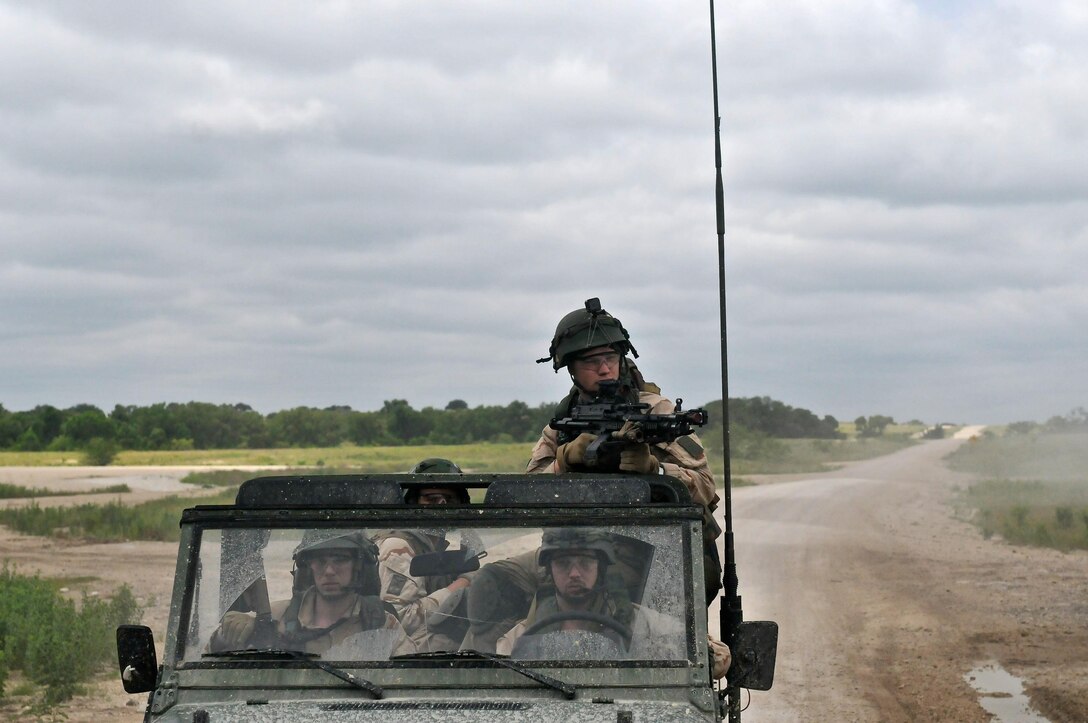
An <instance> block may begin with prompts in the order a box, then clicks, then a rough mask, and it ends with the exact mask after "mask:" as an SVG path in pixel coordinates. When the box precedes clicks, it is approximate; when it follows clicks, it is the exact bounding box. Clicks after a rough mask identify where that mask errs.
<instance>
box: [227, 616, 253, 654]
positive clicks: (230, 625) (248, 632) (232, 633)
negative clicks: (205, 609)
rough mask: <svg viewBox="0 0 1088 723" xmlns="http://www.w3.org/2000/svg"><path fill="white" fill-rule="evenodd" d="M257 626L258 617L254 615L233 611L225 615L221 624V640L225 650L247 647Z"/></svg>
mask: <svg viewBox="0 0 1088 723" xmlns="http://www.w3.org/2000/svg"><path fill="white" fill-rule="evenodd" d="M256 627H257V618H256V617H254V616H253V615H250V614H248V613H240V612H237V611H231V612H229V613H227V614H226V615H224V616H223V622H222V624H221V625H220V626H219V642H220V644H221V645H222V646H223V649H224V650H235V649H238V648H242V647H245V644H246V643H248V642H249V639H250V638H252V637H253V630H254V629H255V628H256Z"/></svg>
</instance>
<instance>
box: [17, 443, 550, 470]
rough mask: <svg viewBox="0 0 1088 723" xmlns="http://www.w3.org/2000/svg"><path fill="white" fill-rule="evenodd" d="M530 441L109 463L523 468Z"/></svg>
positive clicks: (143, 456)
mask: <svg viewBox="0 0 1088 723" xmlns="http://www.w3.org/2000/svg"><path fill="white" fill-rule="evenodd" d="M532 448H533V445H532V444H529V443H504V444H497V443H487V442H479V443H475V444H458V445H425V446H419V447H358V446H355V445H350V444H344V445H340V446H338V447H305V448H291V449H211V450H200V449H194V450H160V451H150V452H141V451H133V450H128V451H124V452H121V453H120V454H118V455H117V458H116V459H115V460H114V462H113V464H114V465H129V466H152V467H154V466H164V465H180V466H194V467H195V466H203V465H215V466H230V465H269V466H273V465H284V466H287V467H336V468H342V469H345V470H346V469H360V470H365V471H367V472H406V471H408V470H409V469H411V467H412V466H413V465H414V464H415V463H416V462H418V461H420V460H421V459H426V458H427V457H445V458H446V459H452V460H453V461H454V462H456V463H457V464H459V465H460V466H461V468H462V469H464V470H465V471H467V472H482V473H492V472H520V471H522V470H524V469H525V463H526V462H527V461H528V460H529V453H530V452H531V451H532ZM78 464H80V461H79V457H78V455H76V454H74V453H72V452H0V467H15V466H18V467H45V466H66V465H67V466H70V465H78Z"/></svg>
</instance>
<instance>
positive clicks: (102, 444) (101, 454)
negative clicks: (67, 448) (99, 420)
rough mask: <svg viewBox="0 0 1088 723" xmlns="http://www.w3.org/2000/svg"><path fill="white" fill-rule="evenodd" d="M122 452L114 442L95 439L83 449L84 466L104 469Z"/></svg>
mask: <svg viewBox="0 0 1088 723" xmlns="http://www.w3.org/2000/svg"><path fill="white" fill-rule="evenodd" d="M120 451H121V450H120V449H118V447H117V444H116V443H115V442H113V441H112V440H109V439H103V438H102V437H95V438H94V439H92V440H91V441H89V442H87V446H86V447H84V448H83V464H89V465H94V466H96V467H104V466H106V465H108V464H109V463H110V462H112V461H113V460H114V458H115V457H116V456H117V453H118V452H120Z"/></svg>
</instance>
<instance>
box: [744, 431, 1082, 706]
mask: <svg viewBox="0 0 1088 723" xmlns="http://www.w3.org/2000/svg"><path fill="white" fill-rule="evenodd" d="M961 443H963V441H962V440H940V441H933V442H926V443H924V444H921V445H919V446H916V447H911V448H909V449H905V450H902V451H900V452H897V453H895V454H892V455H889V456H887V457H882V458H878V459H874V460H868V461H864V462H859V463H855V464H852V465H849V466H848V467H847V468H845V469H843V470H840V471H838V472H835V473H829V474H823V475H816V476H812V477H808V478H805V479H797V480H794V481H786V482H777V483H773V484H763V485H760V486H758V487H753V488H742V489H740V490H737V494H736V495H735V497H734V520H735V524H734V528H735V534H736V539H737V547H738V552H737V567H738V576H739V579H740V583H741V589H740V593H741V596H742V598H743V603H744V610H745V617H746V618H748V619H752V620H756V619H764V620H776V621H778V623H779V625H780V635H781V637H780V641H779V650H778V665H777V671H776V679H775V684H774V688H773V689H772V690H771V691H768V692H765V693H759V692H756V693H753V694H752V704H751V707H750V708H749V710H748V711H747V712H746V713H745V714H744V719H745V720H746V721H827V720H836V721H840V720H849V721H921V720H925V721H989V720H991V716H990V714H989V713H987V712H986V711H985V710H984V709H983V707H982V706H981V705H980V703H979V697H978V694H977V693H976V691H975V690H974V689H973V688H972V687H971V685H969V684H968V682H967V681H966V680H965V675H966V674H968V673H969V671H971V670H972V669H974V668H976V667H977V666H978V665H979V664H980V663H983V662H986V661H991V660H993V661H997V662H998V663H1000V665H1001V666H1003V667H1004V668H1005V669H1006V670H1008V671H1009V672H1010V673H1012V674H1013V675H1015V676H1019V677H1020V678H1022V679H1023V680H1024V682H1025V684H1026V688H1027V694H1028V697H1029V698H1030V703H1031V704H1032V705H1033V706H1034V707H1035V708H1036V709H1037V710H1038V711H1039V712H1041V713H1042V714H1043V715H1044V716H1046V719H1047V720H1050V721H1053V722H1054V723H1057V722H1058V721H1085V720H1088V627H1086V626H1085V622H1086V621H1088V555H1086V554H1084V553H1076V554H1063V553H1060V552H1056V551H1052V550H1036V549H1024V548H1013V547H1010V546H1008V545H1006V544H1005V543H1003V542H1000V541H997V540H991V541H986V540H983V539H982V538H981V536H980V535H979V533H978V532H977V531H976V530H975V528H973V527H971V526H970V525H968V524H967V523H965V522H961V521H958V520H956V519H954V518H953V517H952V514H951V508H950V506H949V501H950V496H951V493H952V491H953V489H954V487H955V486H956V485H961V486H962V485H965V484H967V483H968V482H969V481H970V478H969V477H967V476H963V475H958V474H955V473H952V472H950V471H948V470H947V469H946V468H945V467H944V465H943V464H942V463H941V459H942V458H943V457H944V456H945V455H947V454H948V453H950V452H951V451H952V450H953V449H955V447H956V446H957V445H959V444H961ZM1006 720H1022V719H1019V718H1006Z"/></svg>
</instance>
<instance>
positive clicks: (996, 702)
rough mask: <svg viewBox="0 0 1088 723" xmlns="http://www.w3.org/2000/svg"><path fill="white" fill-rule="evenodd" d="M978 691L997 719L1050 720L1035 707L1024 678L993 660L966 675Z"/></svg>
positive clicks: (1019, 722)
mask: <svg viewBox="0 0 1088 723" xmlns="http://www.w3.org/2000/svg"><path fill="white" fill-rule="evenodd" d="M963 679H964V680H966V681H967V682H968V684H970V686H971V687H972V688H974V689H975V691H976V692H977V693H978V702H979V705H981V706H982V708H983V709H984V710H985V711H986V712H987V713H989V714H990V715H992V716H993V720H994V721H997V723H1050V721H1048V720H1047V719H1046V718H1044V717H1043V716H1041V715H1039V714H1038V713H1037V712H1035V710H1033V709H1032V707H1031V702H1030V701H1029V700H1028V697H1027V695H1025V694H1024V681H1022V680H1020V679H1019V678H1017V677H1016V676H1015V675H1013V674H1012V673H1010V672H1009V671H1007V670H1005V669H1004V668H1003V667H1001V664H1000V663H998V662H997V661H996V660H990V661H987V662H985V663H982V664H980V665H978V666H976V667H975V668H974V670H972V671H971V672H969V673H967V674H966V675H964V676H963Z"/></svg>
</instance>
